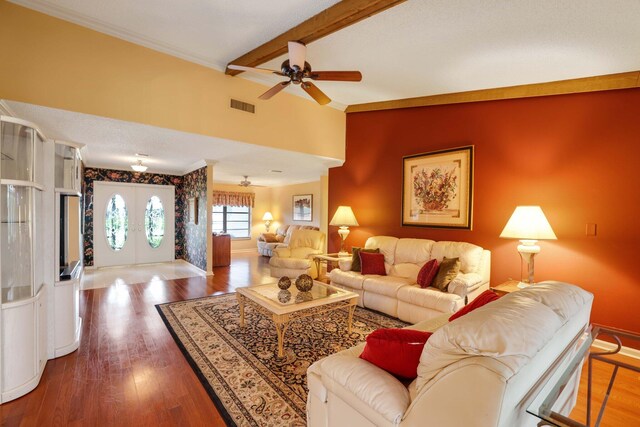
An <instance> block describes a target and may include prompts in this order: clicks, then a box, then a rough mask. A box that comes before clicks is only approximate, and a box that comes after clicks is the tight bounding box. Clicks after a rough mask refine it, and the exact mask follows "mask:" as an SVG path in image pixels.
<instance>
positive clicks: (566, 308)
mask: <svg viewBox="0 0 640 427" xmlns="http://www.w3.org/2000/svg"><path fill="white" fill-rule="evenodd" d="M517 294H520V295H521V296H526V297H528V298H531V299H533V300H536V301H538V302H541V303H542V304H544V305H546V306H547V307H549V308H550V309H551V310H553V311H554V312H555V313H556V314H557V315H558V316H560V318H561V319H562V322H563V323H566V322H567V321H568V320H569V319H570V318H571V317H573V315H575V314H576V313H577V312H578V311H579V310H580V309H581V308H582V307H583V306H584V304H585V303H586V302H587V301H588V300H589V299H590V298H591V297H590V294H589V293H587V292H585V291H584V290H582V289H580V288H579V287H577V286H575V285H570V284H568V283H562V282H556V281H551V280H549V281H545V282H540V283H536V284H535V285H531V286H528V287H526V288H524V289H521V290H519V291H518V292H517ZM505 296H506V295H505Z"/></svg>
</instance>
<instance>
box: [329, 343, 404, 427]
mask: <svg viewBox="0 0 640 427" xmlns="http://www.w3.org/2000/svg"><path fill="white" fill-rule="evenodd" d="M321 368H322V376H323V377H324V376H325V375H326V376H327V377H328V378H330V379H331V380H332V381H334V382H336V383H337V384H340V385H341V386H342V387H344V388H345V389H346V390H348V391H349V392H351V393H352V394H353V395H354V396H356V398H358V399H359V400H360V401H362V402H363V403H364V404H365V405H367V406H368V407H370V408H371V409H373V410H374V411H375V412H377V413H378V414H380V415H382V416H383V417H384V418H385V419H386V420H387V421H389V422H390V423H391V424H393V425H397V424H398V423H399V422H400V420H401V419H402V416H403V415H404V413H405V412H406V411H407V408H408V407H409V404H410V403H411V400H410V398H409V391H408V390H407V388H406V387H405V386H404V385H403V384H402V383H401V382H400V381H398V379H397V378H395V377H394V376H393V375H391V374H390V373H388V372H384V371H381V370H380V368H378V367H376V366H374V365H372V364H371V363H369V362H367V361H365V360H362V359H359V358H357V357H353V356H351V355H344V356H343V355H337V354H336V355H333V356H331V357H327V358H326V359H324V360H323V361H322V365H321Z"/></svg>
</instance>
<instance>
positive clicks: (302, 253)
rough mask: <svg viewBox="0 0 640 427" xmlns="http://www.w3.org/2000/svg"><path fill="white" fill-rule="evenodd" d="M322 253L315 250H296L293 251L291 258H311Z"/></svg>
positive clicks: (302, 248) (305, 248)
mask: <svg viewBox="0 0 640 427" xmlns="http://www.w3.org/2000/svg"><path fill="white" fill-rule="evenodd" d="M321 253H322V251H320V250H318V249H314V248H307V247H301V248H294V249H291V255H290V256H291V258H311V256H312V255H319V254H321Z"/></svg>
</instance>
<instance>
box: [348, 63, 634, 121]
mask: <svg viewBox="0 0 640 427" xmlns="http://www.w3.org/2000/svg"><path fill="white" fill-rule="evenodd" d="M637 87H640V71H630V72H627V73H617V74H606V75H602V76H593V77H582V78H578V79H569V80H557V81H553V82H546V83H533V84H527V85H519V86H508V87H501V88H494V89H481V90H472V91H468V92H455V93H445V94H441V95H430V96H421V97H417V98H405V99H396V100H391V101H381V102H370V103H366V104H354V105H349V106H348V107H347V109H346V111H345V112H346V113H359V112H364V111H380V110H393V109H400V108H414V107H428V106H432V105H446V104H461V103H466V102H482V101H499V100H503V99H515V98H530V97H535V96H551V95H567V94H572V93H586V92H599V91H604V90H616V89H631V88H637Z"/></svg>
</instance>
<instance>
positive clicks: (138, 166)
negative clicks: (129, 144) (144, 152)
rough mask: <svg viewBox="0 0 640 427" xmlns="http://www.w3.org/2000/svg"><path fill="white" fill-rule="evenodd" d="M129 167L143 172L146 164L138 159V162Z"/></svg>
mask: <svg viewBox="0 0 640 427" xmlns="http://www.w3.org/2000/svg"><path fill="white" fill-rule="evenodd" d="M131 169H133V170H134V171H136V172H144V171H146V170H147V166H145V165H143V164H142V160H138V163H136V164H134V165H131Z"/></svg>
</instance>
